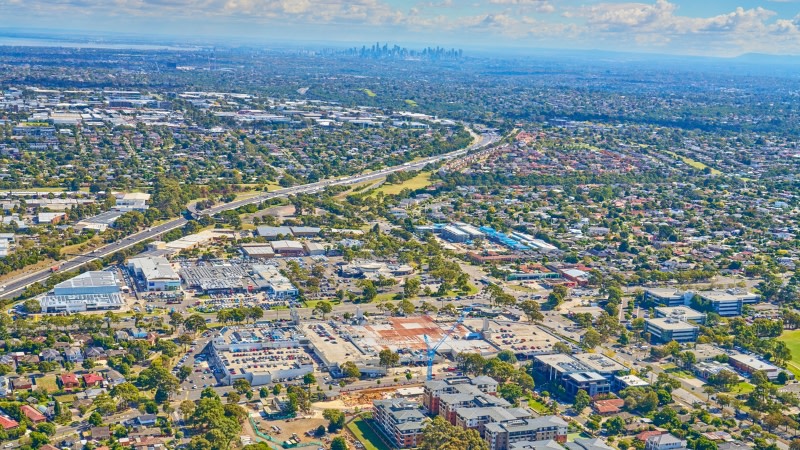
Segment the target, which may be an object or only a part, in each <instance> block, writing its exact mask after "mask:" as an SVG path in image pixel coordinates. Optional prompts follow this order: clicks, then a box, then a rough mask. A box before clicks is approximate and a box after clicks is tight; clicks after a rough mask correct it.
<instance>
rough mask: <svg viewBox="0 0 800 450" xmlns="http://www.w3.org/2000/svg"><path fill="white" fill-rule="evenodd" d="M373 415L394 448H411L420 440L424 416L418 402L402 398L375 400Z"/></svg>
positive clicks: (424, 421) (424, 420)
mask: <svg viewBox="0 0 800 450" xmlns="http://www.w3.org/2000/svg"><path fill="white" fill-rule="evenodd" d="M372 403H373V408H374V409H373V417H374V418H375V422H376V423H377V424H378V425H379V426H380V428H381V430H382V431H383V433H384V434H385V435H386V437H387V439H388V441H389V442H390V443H391V444H392V445H393V446H394V447H396V448H413V447H416V446H417V445H419V443H420V442H421V440H422V429H423V428H424V427H425V423H426V419H427V418H426V417H425V414H423V413H422V411H421V410H420V405H419V404H418V403H414V402H409V401H407V400H403V399H396V398H395V399H389V400H375V401H374V402H372Z"/></svg>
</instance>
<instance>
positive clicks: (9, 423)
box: [0, 416, 19, 430]
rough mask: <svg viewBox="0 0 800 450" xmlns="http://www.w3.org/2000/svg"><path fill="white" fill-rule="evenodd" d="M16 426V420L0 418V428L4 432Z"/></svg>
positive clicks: (17, 424) (17, 423)
mask: <svg viewBox="0 0 800 450" xmlns="http://www.w3.org/2000/svg"><path fill="white" fill-rule="evenodd" d="M18 426H19V422H17V421H16V420H14V419H12V418H10V417H6V416H0V427H3V429H4V430H10V429H12V428H17V427H18Z"/></svg>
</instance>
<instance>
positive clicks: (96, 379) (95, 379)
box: [83, 373, 103, 387]
mask: <svg viewBox="0 0 800 450" xmlns="http://www.w3.org/2000/svg"><path fill="white" fill-rule="evenodd" d="M83 382H84V383H86V387H94V386H102V385H103V377H101V376H100V375H99V374H96V373H87V374H86V375H84V376H83Z"/></svg>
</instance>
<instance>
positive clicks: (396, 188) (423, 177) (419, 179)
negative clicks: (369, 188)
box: [375, 172, 431, 195]
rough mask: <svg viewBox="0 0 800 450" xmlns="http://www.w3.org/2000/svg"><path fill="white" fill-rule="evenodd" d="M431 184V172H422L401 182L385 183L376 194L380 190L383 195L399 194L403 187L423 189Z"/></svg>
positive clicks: (378, 190)
mask: <svg viewBox="0 0 800 450" xmlns="http://www.w3.org/2000/svg"><path fill="white" fill-rule="evenodd" d="M430 185H431V174H430V172H420V173H419V174H418V175H417V176H415V177H414V178H411V179H408V180H406V181H404V182H402V183H400V184H384V185H383V186H381V187H380V188H378V189H377V190H376V191H375V194H377V193H378V192H383V195H397V194H399V193H400V192H401V191H402V190H403V189H411V190H412V191H415V190H417V189H422V188H424V187H428V186H430Z"/></svg>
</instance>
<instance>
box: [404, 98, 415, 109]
mask: <svg viewBox="0 0 800 450" xmlns="http://www.w3.org/2000/svg"><path fill="white" fill-rule="evenodd" d="M405 102H406V105H408V106H410V107H412V108H416V107H417V102H415V101H414V100H411V99H406V100H405Z"/></svg>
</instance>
